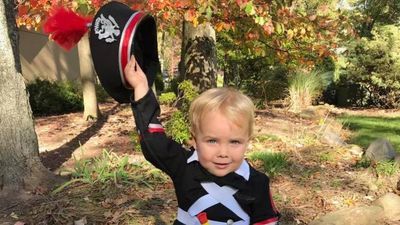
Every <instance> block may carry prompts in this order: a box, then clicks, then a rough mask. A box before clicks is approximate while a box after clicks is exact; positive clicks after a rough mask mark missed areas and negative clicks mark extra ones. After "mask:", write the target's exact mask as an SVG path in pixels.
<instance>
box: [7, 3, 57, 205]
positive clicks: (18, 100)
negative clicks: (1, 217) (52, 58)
mask: <svg viewBox="0 0 400 225" xmlns="http://www.w3.org/2000/svg"><path fill="white" fill-rule="evenodd" d="M14 8H15V5H14V1H11V0H2V1H0V52H1V55H0V203H1V204H4V203H5V202H6V201H4V198H10V197H18V196H16V195H11V194H10V192H18V191H21V190H22V189H24V190H33V189H36V188H38V187H39V186H40V187H41V188H47V187H48V185H50V184H51V183H53V185H54V180H52V179H50V178H55V176H54V175H53V174H52V173H50V172H49V171H48V170H47V169H46V168H45V167H44V166H43V164H42V163H41V161H40V158H39V150H38V149H39V147H38V141H37V136H36V133H35V130H34V123H33V119H32V111H31V108H30V105H29V100H28V95H27V91H26V87H25V84H24V80H23V77H22V75H21V74H20V73H18V68H19V66H18V65H19V63H18V62H17V63H16V59H15V54H14V52H13V48H12V46H17V44H16V43H14V44H12V43H11V41H17V40H16V39H10V36H9V35H7V34H8V33H10V34H14V35H15V33H16V32H17V28H16V24H15V19H10V18H6V15H7V16H13V18H15V17H14V13H10V11H12V12H13V9H14ZM6 11H7V14H6ZM7 22H8V23H7ZM14 35H13V36H14ZM14 37H15V36H14ZM10 40H11V41H10ZM14 50H15V51H17V53H18V49H14ZM16 55H18V54H16ZM1 204H0V205H1Z"/></svg>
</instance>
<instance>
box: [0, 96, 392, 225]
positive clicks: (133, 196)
mask: <svg viewBox="0 0 400 225" xmlns="http://www.w3.org/2000/svg"><path fill="white" fill-rule="evenodd" d="M100 110H101V112H102V115H103V116H102V117H101V119H99V120H98V121H97V122H95V123H94V122H86V121H84V120H82V113H70V114H65V115H57V116H47V117H37V118H35V128H36V132H37V135H38V140H39V150H40V156H41V158H42V161H43V164H44V165H45V166H46V167H47V168H49V169H50V170H51V171H54V172H55V173H57V174H68V173H69V171H71V170H72V169H73V168H74V165H75V163H76V161H77V160H81V159H88V158H93V157H95V156H99V155H101V153H102V151H103V150H104V149H107V150H109V151H113V152H115V153H116V154H120V155H129V156H130V158H133V159H134V160H143V156H142V154H141V153H140V152H138V151H135V150H134V144H133V143H132V141H131V137H130V133H131V131H132V130H133V129H134V120H133V116H132V112H131V110H130V107H129V105H120V104H117V103H116V102H108V103H104V104H101V106H100ZM162 111H163V116H164V117H165V116H167V115H168V113H169V111H170V109H168V108H166V107H163V108H162ZM315 112H317V113H314V114H311V116H310V115H308V116H303V117H301V116H298V115H295V114H292V113H290V112H287V111H286V110H283V109H268V110H263V111H258V112H257V118H256V136H266V135H267V136H269V137H277V138H272V139H269V140H267V141H260V140H257V139H256V140H255V141H254V142H253V144H252V145H251V149H250V151H252V150H259V149H271V151H275V152H284V153H286V154H287V155H288V160H289V162H290V164H289V168H288V169H287V171H285V172H284V173H282V174H279V175H278V176H275V177H273V178H272V179H271V190H272V192H273V196H274V199H275V203H276V205H277V208H278V209H279V210H280V212H281V214H282V224H308V223H309V222H310V221H312V220H314V219H315V218H317V217H319V216H321V215H324V214H326V213H327V212H331V211H335V210H338V209H342V208H346V207H353V206H358V205H368V204H370V203H371V202H372V201H373V200H375V199H377V198H379V197H380V196H381V195H383V194H384V193H387V192H395V193H396V192H397V193H398V190H396V188H395V185H396V182H397V178H398V177H379V176H376V174H374V173H373V172H372V171H371V170H370V169H366V168H359V167H356V166H355V165H356V163H357V161H358V160H359V159H360V158H359V156H356V155H353V154H351V153H349V149H348V147H332V146H328V145H326V144H324V143H321V142H320V141H319V140H318V137H319V136H320V133H319V132H320V124H321V120H323V121H328V120H327V118H328V117H330V116H333V115H334V114H336V113H343V110H338V109H335V110H330V109H326V108H324V109H321V110H318V109H317V110H315ZM352 112H353V113H355V114H362V115H365V114H368V115H387V116H397V115H398V112H387V111H379V110H366V111H365V110H364V111H352ZM327 115H328V116H327ZM349 135H350V133H349V132H348V131H345V130H343V132H341V136H342V137H343V138H348V137H349ZM254 166H256V167H258V166H259V165H258V164H257V162H255V163H254ZM72 187H76V188H71V189H69V190H68V192H67V193H65V195H68V196H69V197H68V198H69V199H66V198H64V199H62V198H61V197H59V198H57V197H54V196H53V197H45V198H42V200H40V201H37V202H33V203H29V204H20V205H19V206H15V207H13V206H9V207H6V208H4V209H1V208H0V224H14V222H15V221H20V222H22V223H21V224H34V223H35V222H32V221H38V218H39V216H38V215H39V214H40V212H36V211H38V210H39V211H40V210H42V214H43V212H46V210H47V217H45V218H47V219H43V221H42V222H41V223H40V224H62V223H61V222H60V221H61V220H60V221H58V222H57V221H54V220H51V219H49V218H50V217H51V218H54V216H50V215H51V214H52V213H55V212H57V213H60V212H61V211H62V212H63V213H65V214H69V215H71V214H76V215H74V216H71V217H69V218H70V219H71V218H73V219H72V221H71V220H68V219H65V220H62V221H69V222H68V223H66V224H124V223H122V222H120V220H118V218H121V217H122V215H127V214H129V213H130V215H134V217H135V220H133V221H136V222H130V223H129V224H160V225H163V224H171V221H173V219H174V217H175V213H176V206H177V204H176V199H175V197H174V190H173V187H172V185H171V183H170V182H165V183H162V184H159V185H153V187H152V188H140V187H137V186H135V187H131V188H128V189H123V190H119V191H118V193H113V195H112V196H113V197H112V198H113V199H112V200H110V199H111V197H107V198H106V199H99V200H98V201H97V202H100V203H101V204H100V205H98V206H97V208H96V210H97V211H93V210H92V212H86V211H85V210H84V209H82V208H78V207H72V206H71V205H70V204H71V203H70V202H71V201H73V199H80V200H82V199H86V197H85V196H90V199H91V200H90V201H89V200H87V199H86V200H87V201H84V202H86V203H89V202H92V203H93V202H94V200H92V198H94V197H92V196H93V192H94V191H96V190H90V188H88V186H79V185H78V186H73V185H72ZM78 190H79V191H78ZM110 192H112V190H110ZM99 198H103V197H99ZM43 199H44V200H43ZM138 199H141V201H140V204H139V203H138V201H136V200H138ZM121 202H122V203H121ZM119 203H120V204H119ZM92 205H93V204H92ZM30 207H31V208H30ZM22 208H24V209H22ZM35 208H36V211H35ZM68 209H69V210H70V211H68ZM86 210H89V207H87V209H86ZM33 217H35V218H33ZM2 218H3V220H5V219H7V218H8V219H12V221H14V222H13V223H1V222H2V220H1V219H2ZM105 221H107V222H105ZM131 221H132V220H131ZM73 222H75V223H73ZM15 224H17V223H15Z"/></svg>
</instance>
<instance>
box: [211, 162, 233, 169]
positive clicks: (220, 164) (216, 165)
mask: <svg viewBox="0 0 400 225" xmlns="http://www.w3.org/2000/svg"><path fill="white" fill-rule="evenodd" d="M229 164H230V163H214V165H215V167H217V168H218V169H225V168H227V167H228V166H229Z"/></svg>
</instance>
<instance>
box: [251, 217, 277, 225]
mask: <svg viewBox="0 0 400 225" xmlns="http://www.w3.org/2000/svg"><path fill="white" fill-rule="evenodd" d="M275 222H278V217H274V218H269V219H267V220H263V221H261V222H257V223H255V224H253V225H268V224H271V225H272V224H275Z"/></svg>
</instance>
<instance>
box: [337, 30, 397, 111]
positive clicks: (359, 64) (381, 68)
mask: <svg viewBox="0 0 400 225" xmlns="http://www.w3.org/2000/svg"><path fill="white" fill-rule="evenodd" d="M372 34H373V38H372V39H367V38H362V39H359V40H355V41H353V42H352V43H351V44H350V45H349V46H348V51H347V53H346V55H345V57H346V58H345V61H346V64H345V65H344V66H342V68H341V72H340V79H339V82H338V86H341V87H350V88H351V89H352V90H354V88H353V87H357V88H358V89H359V90H358V91H359V92H361V93H362V95H359V96H357V98H356V99H351V98H350V99H348V100H347V101H348V104H349V105H351V106H359V107H363V106H375V107H381V108H399V107H400V79H399V71H400V54H399V52H400V38H399V37H400V28H399V27H398V26H394V25H387V26H376V27H375V28H374V29H373V31H372ZM352 96H353V95H352Z"/></svg>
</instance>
